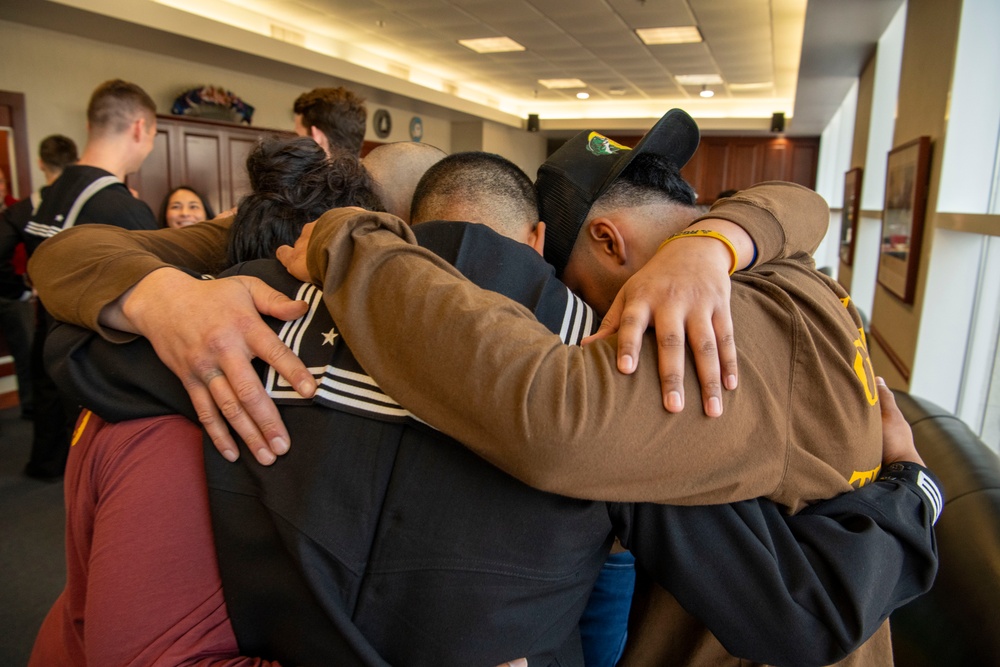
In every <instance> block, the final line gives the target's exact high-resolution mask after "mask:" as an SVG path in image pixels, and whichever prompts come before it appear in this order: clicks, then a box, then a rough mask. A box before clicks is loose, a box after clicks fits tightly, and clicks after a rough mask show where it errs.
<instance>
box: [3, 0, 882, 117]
mask: <svg viewBox="0 0 1000 667" xmlns="http://www.w3.org/2000/svg"><path fill="white" fill-rule="evenodd" d="M55 2H56V3H58V4H54V3H53V2H48V1H42V0H4V3H3V4H5V5H8V7H9V8H10V10H12V14H13V16H14V18H15V20H24V21H25V22H35V23H38V24H39V25H43V26H44V25H46V24H48V25H52V24H53V23H55V24H57V25H58V23H59V21H58V18H59V17H58V16H57V14H59V13H60V11H61V12H63V13H66V14H67V16H66V17H64V21H63V23H64V24H65V25H66V28H65V29H69V30H72V29H73V26H80V25H81V24H82V23H85V22H81V21H80V17H81V16H86V15H93V16H96V15H101V16H103V17H106V19H105V22H107V21H110V20H113V21H114V22H115V23H116V24H117V25H116V26H115V27H113V28H106V29H105V35H104V38H105V39H115V40H118V41H121V42H122V43H126V42H127V40H128V35H127V34H126V33H128V32H129V31H128V30H122V29H121V25H123V24H124V25H127V26H131V27H135V28H136V29H141V30H144V31H145V32H146V33H148V32H149V31H151V30H155V31H157V32H161V33H162V32H166V33H169V34H172V35H175V36H178V37H182V38H183V39H184V40H186V41H187V42H190V41H191V40H192V39H194V40H196V41H200V42H202V43H205V44H206V48H208V43H209V42H214V44H212V45H211V46H212V47H215V48H216V49H218V48H219V47H225V48H229V49H236V50H239V49H240V48H241V46H240V45H241V44H246V46H244V47H242V48H243V49H245V50H246V52H247V53H251V54H254V56H255V58H256V59H258V60H259V59H261V58H263V59H264V60H271V61H274V62H275V63H277V64H281V62H282V61H284V64H286V65H294V66H297V67H303V66H305V67H306V68H307V69H308V68H312V69H314V70H320V71H324V73H326V74H329V75H332V76H338V77H342V78H344V79H345V80H346V81H352V80H354V81H365V82H366V83H368V84H370V85H373V86H375V87H377V88H381V89H382V90H387V91H389V92H390V93H392V94H395V95H401V96H403V97H408V98H412V99H415V100H418V101H423V102H425V103H429V104H432V105H437V106H440V107H444V108H451V109H454V110H456V111H459V112H462V113H465V114H470V115H472V116H480V117H487V118H491V119H493V120H498V121H500V122H506V123H508V124H515V123H518V122H520V121H521V119H523V118H525V117H526V116H527V115H528V114H529V113H537V114H539V115H540V117H541V119H542V129H543V131H544V130H546V129H549V130H558V129H574V126H575V125H580V124H581V123H582V124H587V123H592V122H593V121H594V119H602V120H603V121H605V122H604V123H603V124H602V127H605V128H606V129H613V128H612V127H611V126H610V124H609V123H610V122H611V121H613V120H617V121H618V123H617V124H618V125H619V126H621V127H622V128H628V127H629V126H630V125H636V124H637V123H638V126H639V127H642V126H643V123H645V124H646V126H648V122H646V121H648V119H650V118H655V117H657V116H659V115H660V114H661V113H662V112H663V111H664V110H665V109H668V108H671V107H674V106H680V107H683V108H685V109H687V110H688V111H689V112H690V113H692V115H694V116H695V117H696V118H697V119H698V120H699V124H700V125H701V126H702V127H703V129H707V130H711V129H712V128H713V127H714V128H717V129H722V130H730V131H747V132H754V131H766V130H767V127H768V121H769V119H770V116H771V114H772V113H774V112H778V111H780V112H783V113H785V114H786V116H787V117H789V119H790V122H789V130H790V133H793V134H816V133H818V132H820V131H821V130H822V128H823V127H824V126H825V124H826V122H828V121H829V119H830V117H831V116H832V114H833V112H834V111H835V110H836V108H837V106H838V105H839V103H840V101H841V100H842V99H843V97H844V95H845V94H846V92H847V90H848V89H849V87H850V85H851V84H852V83H853V80H854V79H855V77H856V76H857V74H858V73H859V72H860V70H861V67H862V66H863V65H864V63H865V62H866V61H867V59H868V58H870V57H871V54H872V53H873V52H874V44H875V42H876V41H877V39H878V37H879V35H881V33H882V31H883V30H884V29H885V26H886V25H887V24H888V22H889V19H891V17H892V15H893V14H894V13H895V11H896V9H897V8H898V7H899V6H900V5H901V3H902V0H810V2H808V7H807V6H806V0H55ZM46 6H47V7H46ZM43 7H44V9H43ZM81 10H82V11H81ZM3 13H4V14H6V13H7V12H6V11H4V12H3ZM84 13H86V14H84ZM70 14H72V16H70ZM0 16H2V14H0ZM111 17H113V19H112V18H111ZM90 23H92V24H93V23H94V22H93V21H91V22H90ZM222 24H225V25H224V26H223V25H222ZM683 25H695V26H697V27H698V28H699V30H700V31H701V34H702V35H703V37H704V41H703V42H701V43H696V44H679V45H660V46H647V45H645V44H643V43H642V42H641V40H639V38H638V37H637V36H636V34H635V32H634V30H635V29H636V28H647V27H662V26H683ZM199 27H200V28H201V30H200V31H199ZM223 28H224V29H223ZM77 29H79V28H77ZM92 33H93V28H92V27H91V29H89V30H88V34H92ZM248 33H251V34H249V35H248ZM81 34H82V33H81ZM227 35H229V36H230V37H229V39H227ZM495 36H506V37H510V38H512V39H514V40H515V41H517V42H519V43H520V44H522V45H523V46H524V47H525V50H524V51H520V52H514V53H497V54H477V53H475V52H473V51H471V50H469V49H466V48H465V47H463V46H461V45H459V44H458V40H459V39H469V38H477V37H495ZM248 37H252V38H253V39H247V38H248ZM132 39H133V41H139V42H141V43H145V44H149V43H151V41H155V40H150V39H148V37H139V38H136V37H135V36H133V37H132ZM160 41H161V42H162V41H163V40H160ZM262 42H266V44H263V47H262ZM185 49H186V52H187V53H189V54H193V53H195V51H194V50H192V49H191V48H190V44H188V45H187V46H186V47H185ZM303 49H305V50H307V51H308V52H309V54H308V55H309V58H303V57H302V55H301V54H302V50H303ZM297 54H298V55H297ZM216 57H217V56H216ZM303 63H305V65H303ZM800 64H801V67H800ZM359 74H360V76H359ZM374 75H377V76H374ZM684 75H718V76H719V77H720V78H721V81H722V83H721V84H718V85H711V86H708V87H709V88H710V89H712V90H713V91H714V92H715V96H714V97H713V98H711V99H707V100H706V99H703V98H701V97H700V96H699V95H698V93H699V91H700V90H701V86H700V85H682V84H681V83H680V82H679V81H678V78H677V77H679V76H684ZM352 76H353V79H352ZM553 78H576V79H581V80H582V81H583V82H585V84H586V86H585V87H584V88H572V89H566V90H549V89H548V88H546V87H544V86H542V85H540V84H539V83H538V80H539V79H553ZM581 91H585V92H587V93H589V94H590V99H588V100H586V101H580V100H578V99H577V98H576V93H578V92H581ZM804 96H808V97H804ZM386 103H389V102H386Z"/></svg>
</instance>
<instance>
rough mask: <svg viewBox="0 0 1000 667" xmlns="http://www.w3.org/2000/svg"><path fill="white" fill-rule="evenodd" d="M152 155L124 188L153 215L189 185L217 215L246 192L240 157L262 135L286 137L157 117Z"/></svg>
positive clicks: (243, 127)
mask: <svg viewBox="0 0 1000 667" xmlns="http://www.w3.org/2000/svg"><path fill="white" fill-rule="evenodd" d="M156 121H157V137H156V143H155V144H154V147H153V152H152V153H150V155H149V157H147V158H146V161H145V162H144V163H143V165H142V169H140V170H139V171H138V172H136V173H135V174H130V175H129V177H128V179H127V182H128V185H129V186H130V187H133V188H135V189H136V190H138V192H139V198H140V199H142V200H143V201H145V202H146V203H147V204H149V206H150V207H151V208H152V209H153V210H154V211H159V210H160V207H161V206H162V205H163V198H164V196H165V195H166V193H167V192H169V191H170V190H172V189H173V188H175V187H177V186H179V185H189V186H191V187H193V188H195V189H196V190H198V191H199V192H201V193H202V194H204V195H205V197H207V198H208V200H209V202H210V203H211V204H212V207H213V208H214V209H215V211H216V212H217V213H221V212H222V211H225V210H228V209H230V208H232V207H233V206H235V205H236V204H237V203H238V202H239V198H240V197H241V196H243V195H244V194H246V193H247V192H249V189H250V187H249V182H248V180H247V175H246V157H247V154H248V153H249V152H250V150H251V149H252V148H253V145H254V143H256V141H257V139H258V138H260V136H261V135H263V134H279V135H282V136H294V135H293V134H292V133H291V132H287V131H281V130H270V129H266V128H256V127H248V126H246V125H235V124H232V123H223V122H218V121H209V120H202V119H196V118H185V117H179V116H157V118H156Z"/></svg>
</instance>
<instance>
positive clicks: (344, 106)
mask: <svg viewBox="0 0 1000 667" xmlns="http://www.w3.org/2000/svg"><path fill="white" fill-rule="evenodd" d="M293 110H294V112H295V113H296V114H299V115H301V116H302V125H303V126H304V127H305V128H306V129H307V130H311V129H312V128H314V127H315V128H318V129H319V131H320V132H322V133H323V134H324V135H326V138H327V139H328V140H329V142H330V148H331V149H337V148H339V149H340V150H344V151H347V152H348V153H353V154H354V155H360V154H361V147H362V145H364V141H365V126H366V124H367V122H368V111H367V109H365V98H363V97H361V96H359V95H356V94H355V93H353V92H352V91H350V90H348V89H347V88H344V87H343V86H341V87H339V88H314V89H313V90H310V91H309V92H307V93H302V94H301V95H299V97H298V99H296V100H295V105H294V107H293Z"/></svg>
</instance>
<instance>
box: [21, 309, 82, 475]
mask: <svg viewBox="0 0 1000 667" xmlns="http://www.w3.org/2000/svg"><path fill="white" fill-rule="evenodd" d="M37 311H38V313H37V314H38V316H37V327H36V329H35V339H34V341H32V345H31V381H32V390H33V392H34V410H35V412H34V422H35V429H34V436H33V438H32V441H31V458H30V459H29V460H28V465H27V466H26V467H25V469H24V471H25V473H27V474H28V475H31V476H33V477H58V476H59V475H62V474H63V472H64V471H65V470H66V458H67V457H68V456H69V442H70V436H71V434H72V433H73V426H74V425H75V424H76V418H77V416H79V413H80V410H79V407H78V406H76V405H73V404H72V402H68V401H67V400H66V399H65V398H64V397H63V394H62V392H61V391H60V390H59V387H58V385H56V383H55V382H54V381H53V380H52V378H51V377H50V376H49V374H48V372H47V371H46V370H45V340H46V339H47V338H48V333H49V329H50V328H51V326H52V322H53V320H52V316H51V315H49V313H48V312H47V311H46V310H45V308H44V307H43V306H42V304H41V302H38V308H37Z"/></svg>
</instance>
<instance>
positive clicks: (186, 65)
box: [0, 21, 451, 188]
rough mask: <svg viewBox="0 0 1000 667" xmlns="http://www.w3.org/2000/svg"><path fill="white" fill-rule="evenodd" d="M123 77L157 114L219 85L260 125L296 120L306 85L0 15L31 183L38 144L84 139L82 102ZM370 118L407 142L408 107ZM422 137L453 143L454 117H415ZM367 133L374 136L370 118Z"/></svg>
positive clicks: (1, 73) (5, 70)
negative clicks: (193, 92) (193, 91)
mask: <svg viewBox="0 0 1000 667" xmlns="http://www.w3.org/2000/svg"><path fill="white" fill-rule="evenodd" d="M111 78H122V79H126V80H128V81H133V82H135V83H137V84H139V85H140V86H142V87H143V88H144V89H145V90H146V92H148V93H149V95H150V96H151V97H152V98H153V100H154V101H155V102H156V105H157V109H158V110H159V112H160V113H169V112H170V107H171V106H172V105H173V101H174V98H176V97H177V96H178V95H179V94H180V93H182V92H183V91H185V90H188V89H190V88H194V87H196V86H200V85H203V84H212V85H219V86H223V87H225V88H226V89H228V90H231V91H233V92H234V93H235V94H237V95H239V96H240V97H241V98H242V99H243V100H245V101H246V102H247V103H249V104H251V105H253V106H254V107H255V113H254V117H253V124H254V126H257V127H264V128H276V129H288V130H290V129H291V128H292V125H293V117H292V103H293V102H294V100H295V98H296V97H298V95H299V94H301V93H302V92H303V90H304V89H303V88H302V87H301V86H298V85H292V84H288V83H284V82H282V81H276V80H274V79H268V78H264V77H258V76H253V75H249V74H244V73H240V72H234V71H231V70H226V69H221V68H217V67H212V66H209V65H204V64H201V63H197V62H192V61H188V60H183V59H180V58H173V57H169V56H164V55H159V54H156V53H148V52H145V51H139V50H136V49H131V48H126V47H120V46H114V45H108V44H104V43H101V42H97V41H94V40H89V39H85V38H81V37H75V36H72V35H65V34H63V33H58V32H53V31H49V30H42V29H39V28H33V27H31V26H27V25H22V24H17V23H10V22H6V21H0V88H2V89H4V90H8V91H12V92H20V93H24V95H25V105H26V111H27V116H28V145H29V147H30V150H31V151H32V155H31V163H32V166H33V169H32V177H31V178H32V185H33V187H36V188H37V187H39V186H40V185H41V184H42V183H43V182H44V181H43V179H42V174H41V172H40V171H39V170H38V169H37V166H35V162H37V159H36V158H37V153H36V151H37V147H38V143H39V142H40V141H41V140H42V139H43V138H45V137H46V136H48V135H50V134H54V133H59V134H65V135H67V136H68V137H70V138H72V139H73V140H74V141H76V142H77V144H78V145H79V146H80V148H81V149H82V148H83V144H84V142H85V141H86V136H87V135H86V118H85V114H86V107H87V100H88V99H89V98H90V94H91V92H92V91H93V89H94V88H95V87H96V86H97V85H98V84H99V83H101V82H102V81H106V80H107V79H111ZM368 106H369V108H368V113H369V119H370V117H371V114H372V113H374V111H375V109H377V108H386V109H389V111H390V113H391V114H392V118H393V128H392V134H391V135H390V136H389V138H388V139H387V140H388V141H408V140H409V138H410V137H409V122H410V118H412V117H413V114H412V113H411V112H407V111H402V110H399V109H395V108H393V107H387V106H385V105H373V104H369V105H368ZM420 117H421V119H422V121H423V125H424V137H423V141H424V142H425V143H430V144H433V145H435V146H438V147H440V148H441V149H443V150H445V151H450V150H451V123H450V122H448V121H446V120H442V119H440V118H434V117H432V116H427V115H421V116H420ZM366 138H367V139H371V140H376V141H382V140H380V139H378V138H377V137H376V136H375V134H374V132H373V131H372V129H371V123H370V122H369V128H368V133H367V136H366Z"/></svg>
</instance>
